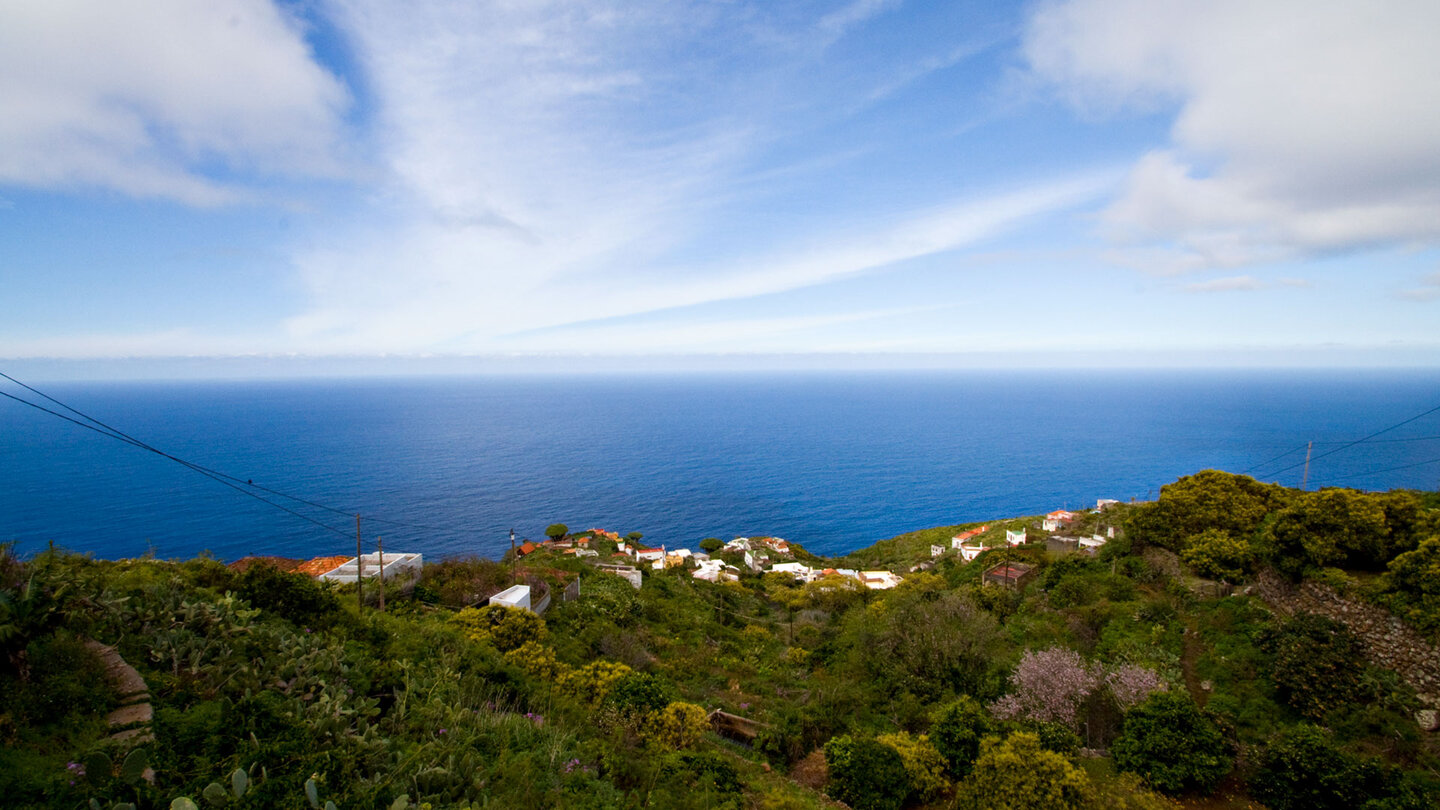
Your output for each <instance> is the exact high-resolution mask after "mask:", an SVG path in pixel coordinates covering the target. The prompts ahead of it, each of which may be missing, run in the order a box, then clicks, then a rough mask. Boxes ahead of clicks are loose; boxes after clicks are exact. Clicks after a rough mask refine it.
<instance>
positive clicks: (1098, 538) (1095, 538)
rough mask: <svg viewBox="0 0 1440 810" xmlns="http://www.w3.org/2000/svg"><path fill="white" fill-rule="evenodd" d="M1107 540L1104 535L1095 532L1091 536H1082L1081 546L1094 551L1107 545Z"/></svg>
mask: <svg viewBox="0 0 1440 810" xmlns="http://www.w3.org/2000/svg"><path fill="white" fill-rule="evenodd" d="M1105 542H1106V539H1105V537H1104V535H1099V534H1095V535H1091V536H1090V537H1082V538H1080V548H1082V549H1084V550H1086V551H1089V552H1092V553H1093V552H1094V551H1095V550H1096V549H1098V548H1100V547H1101V546H1103V545H1105Z"/></svg>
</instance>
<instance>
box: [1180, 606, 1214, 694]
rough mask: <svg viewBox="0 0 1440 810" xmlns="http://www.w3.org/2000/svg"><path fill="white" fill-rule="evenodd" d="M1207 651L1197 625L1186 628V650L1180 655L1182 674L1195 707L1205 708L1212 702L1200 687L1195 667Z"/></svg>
mask: <svg viewBox="0 0 1440 810" xmlns="http://www.w3.org/2000/svg"><path fill="white" fill-rule="evenodd" d="M1204 651H1205V647H1204V645H1203V644H1202V643H1201V641H1200V628H1199V627H1198V626H1196V625H1193V624H1192V625H1188V626H1187V627H1186V628H1185V638H1184V648H1183V649H1182V650H1181V653H1180V674H1181V675H1182V676H1183V677H1184V678H1185V689H1186V690H1187V691H1189V692H1190V697H1191V698H1192V699H1193V700H1194V701H1195V705H1196V706H1199V707H1200V708H1202V709H1203V708H1205V703H1206V702H1207V701H1209V700H1210V693H1209V692H1207V691H1205V690H1204V689H1202V688H1201V687H1200V676H1199V675H1197V674H1195V666H1196V664H1198V663H1199V662H1200V655H1201V654H1202V653H1203V652H1204Z"/></svg>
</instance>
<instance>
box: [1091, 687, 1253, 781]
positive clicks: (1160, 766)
mask: <svg viewBox="0 0 1440 810" xmlns="http://www.w3.org/2000/svg"><path fill="white" fill-rule="evenodd" d="M1110 754H1111V756H1112V757H1114V759H1115V767H1117V768H1119V769H1121V770H1125V771H1131V772H1133V773H1136V774H1139V775H1140V776H1141V777H1142V778H1143V779H1144V780H1145V781H1146V783H1148V784H1149V785H1150V786H1151V787H1153V788H1155V789H1156V790H1159V791H1162V792H1164V793H1169V794H1172V795H1173V794H1177V793H1182V792H1186V791H1192V790H1193V791H1199V792H1201V793H1209V792H1210V791H1212V790H1214V789H1215V785H1216V784H1218V783H1219V781H1220V780H1221V779H1223V778H1224V777H1225V774H1227V773H1229V772H1230V768H1231V767H1232V765H1233V759H1232V757H1233V755H1234V750H1233V748H1232V746H1231V744H1230V741H1229V740H1228V738H1227V737H1226V735H1225V734H1224V733H1223V731H1222V730H1221V728H1220V725H1219V724H1218V723H1216V722H1215V720H1214V718H1212V717H1211V716H1210V715H1208V714H1207V713H1206V712H1204V711H1202V710H1201V709H1200V707H1198V706H1196V705H1195V703H1194V701H1192V700H1190V698H1189V697H1188V696H1186V695H1180V694H1173V693H1161V694H1158V695H1153V696H1151V697H1150V699H1149V700H1147V701H1145V702H1144V703H1142V704H1140V705H1139V706H1136V707H1135V708H1133V709H1131V710H1130V711H1129V713H1127V714H1126V715H1125V721H1124V724H1123V725H1122V726H1121V729H1120V737H1119V738H1118V739H1116V740H1115V742H1114V744H1113V745H1111V746H1110Z"/></svg>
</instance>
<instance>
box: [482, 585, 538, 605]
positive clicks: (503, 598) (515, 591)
mask: <svg viewBox="0 0 1440 810" xmlns="http://www.w3.org/2000/svg"><path fill="white" fill-rule="evenodd" d="M489 603H490V604H491V605H500V606H501V607H511V608H521V609H523V610H529V609H530V586H529V585H511V586H510V587H508V588H506V589H505V590H503V591H501V592H499V593H497V594H495V595H494V596H492V597H490V602H489Z"/></svg>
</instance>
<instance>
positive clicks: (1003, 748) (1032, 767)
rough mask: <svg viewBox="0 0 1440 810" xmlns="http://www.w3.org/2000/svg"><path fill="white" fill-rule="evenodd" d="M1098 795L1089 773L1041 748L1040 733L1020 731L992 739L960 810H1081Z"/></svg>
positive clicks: (978, 762)
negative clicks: (1037, 735) (1088, 776)
mask: <svg viewBox="0 0 1440 810" xmlns="http://www.w3.org/2000/svg"><path fill="white" fill-rule="evenodd" d="M1093 792H1094V790H1093V788H1092V787H1091V785H1090V780H1089V779H1088V778H1087V777H1086V776H1085V772H1084V771H1082V770H1080V769H1079V768H1076V767H1075V766H1074V765H1072V764H1070V761H1069V760H1067V759H1066V758H1065V757H1063V756H1061V755H1060V754H1057V753H1054V752H1053V751H1046V750H1045V749H1044V748H1042V747H1041V746H1040V739H1039V738H1038V737H1036V736H1035V735H1034V734H1030V733H1028V732H1023V731H1017V732H1015V733H1014V734H1011V735H1010V736H1009V737H1007V738H1005V739H1004V740H1001V739H1000V738H998V737H988V738H986V739H985V741H984V742H983V743H982V745H981V751H980V756H979V758H977V759H976V760H975V771H974V773H973V774H971V777H970V780H969V781H968V782H967V783H965V785H964V786H963V787H962V789H961V792H960V796H959V801H957V802H956V807H958V808H965V809H966V810H1080V809H1081V808H1084V807H1087V806H1088V805H1089V804H1090V801H1091V797H1092V794H1093Z"/></svg>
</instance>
